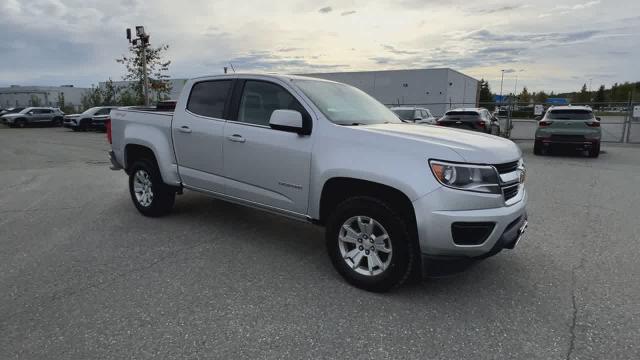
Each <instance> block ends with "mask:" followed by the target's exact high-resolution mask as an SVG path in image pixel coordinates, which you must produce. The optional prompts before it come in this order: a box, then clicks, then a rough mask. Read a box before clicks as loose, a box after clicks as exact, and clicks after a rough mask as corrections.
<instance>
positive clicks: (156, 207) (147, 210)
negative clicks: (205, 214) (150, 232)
mask: <svg viewBox="0 0 640 360" xmlns="http://www.w3.org/2000/svg"><path fill="white" fill-rule="evenodd" d="M129 193H130V194H131V200H132V201H133V204H134V205H135V206H136V209H138V211H139V212H140V213H141V214H142V215H144V216H150V217H159V216H163V215H166V214H168V213H170V212H171V210H172V209H173V204H174V203H175V198H176V192H175V190H173V189H172V188H171V187H170V186H168V185H166V184H165V183H164V182H163V181H162V177H161V176H160V171H159V170H158V167H157V166H156V164H155V162H153V161H149V160H138V161H136V162H135V163H134V164H133V165H132V166H131V168H130V169H129Z"/></svg>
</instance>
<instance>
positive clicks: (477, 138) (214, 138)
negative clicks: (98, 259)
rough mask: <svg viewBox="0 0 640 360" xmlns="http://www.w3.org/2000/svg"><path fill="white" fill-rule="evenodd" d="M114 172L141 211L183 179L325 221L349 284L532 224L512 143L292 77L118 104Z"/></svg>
mask: <svg viewBox="0 0 640 360" xmlns="http://www.w3.org/2000/svg"><path fill="white" fill-rule="evenodd" d="M107 135H108V138H109V139H110V142H111V147H112V150H111V152H110V158H111V162H112V169H116V170H119V169H124V170H125V172H126V173H127V174H128V176H129V191H130V194H131V199H132V200H133V203H134V205H135V206H136V208H137V209H138V210H139V211H140V213H142V214H143V215H146V216H161V215H165V214H167V213H169V212H170V211H171V209H172V207H173V204H174V201H175V195H176V194H180V193H182V191H183V189H188V190H192V191H197V192H200V193H203V194H207V195H210V196H213V197H216V198H219V199H223V200H227V201H230V202H234V203H238V204H242V205H246V206H250V207H254V208H258V209H262V210H266V211H269V212H273V213H276V214H280V215H284V216H287V217H290V218H294V219H299V220H303V221H309V222H312V223H315V224H318V225H321V226H324V227H325V228H326V244H327V249H328V253H329V257H330V258H331V261H332V262H333V265H334V266H335V268H336V269H337V271H338V272H339V273H340V274H341V275H342V276H343V277H344V278H345V279H346V280H347V281H349V282H350V283H351V284H353V285H355V286H358V287H361V288H364V289H367V290H371V291H386V290H389V289H391V288H392V287H394V286H397V285H399V284H401V283H403V282H404V281H405V280H406V279H407V278H408V277H409V276H410V274H411V273H412V272H414V271H419V269H420V268H421V267H423V266H424V265H425V264H426V263H427V262H428V261H430V259H432V258H460V257H462V258H485V257H488V256H491V255H494V254H496V253H498V252H499V251H501V250H502V249H505V248H508V249H510V248H513V247H514V246H515V244H516V243H517V242H518V240H519V239H520V238H521V236H522V234H523V232H524V230H525V229H526V226H527V213H526V209H525V205H526V202H527V192H526V191H525V188H524V184H523V183H524V179H525V169H524V164H523V161H522V159H521V152H520V149H519V148H518V147H517V146H516V145H515V144H514V143H513V142H511V141H509V140H506V139H503V138H499V137H496V136H492V135H487V134H481V133H475V132H471V131H465V130H457V129H448V128H444V127H439V126H430V125H415V124H406V123H403V122H402V121H400V120H399V119H398V117H397V116H396V115H395V114H394V113H392V112H391V111H390V110H388V109H387V108H386V107H385V106H383V105H382V104H380V103H379V102H378V101H376V100H375V99H373V98H372V97H370V96H369V95H367V94H365V93H364V92H362V91H360V90H358V89H356V88H354V87H351V86H348V85H345V84H341V83H337V82H331V81H325V80H318V79H311V78H305V77H298V76H277V75H240V74H234V75H224V76H210V77H202V78H196V79H192V80H190V81H188V82H187V83H186V84H185V86H184V89H183V91H182V94H181V95H180V98H179V99H178V101H177V104H176V107H175V110H174V111H159V110H155V109H150V108H138V107H131V108H121V109H117V110H113V111H112V112H111V122H110V123H109V124H108V126H107Z"/></svg>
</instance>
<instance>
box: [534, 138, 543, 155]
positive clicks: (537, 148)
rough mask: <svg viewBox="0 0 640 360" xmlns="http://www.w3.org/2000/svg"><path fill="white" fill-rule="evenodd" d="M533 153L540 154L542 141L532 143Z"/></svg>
mask: <svg viewBox="0 0 640 360" xmlns="http://www.w3.org/2000/svg"><path fill="white" fill-rule="evenodd" d="M533 153H534V154H535V155H542V143H541V142H540V141H536V142H535V143H533Z"/></svg>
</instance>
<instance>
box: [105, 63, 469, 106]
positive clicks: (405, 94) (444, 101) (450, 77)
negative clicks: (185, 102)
mask: <svg viewBox="0 0 640 360" xmlns="http://www.w3.org/2000/svg"><path fill="white" fill-rule="evenodd" d="M299 75H302V76H309V77H316V78H321V79H327V80H333V81H339V82H342V83H346V84H349V85H352V86H355V87H357V88H359V89H361V90H362V91H364V92H366V93H368V94H369V95H371V96H373V97H375V98H376V99H378V101H380V102H382V103H383V104H386V105H420V106H421V107H425V108H427V109H429V110H431V112H432V113H433V114H434V115H435V116H440V115H443V114H444V112H445V111H447V110H449V109H452V108H456V107H475V106H477V104H478V96H479V94H480V93H479V91H480V82H479V81H478V80H476V79H474V78H472V77H470V76H468V75H465V74H463V73H461V72H458V71H456V70H452V69H447V68H445V69H411V70H383V71H357V72H336V73H313V74H299ZM169 81H170V82H171V92H170V94H169V96H168V97H169V98H170V99H174V100H177V99H178V96H179V95H180V91H182V87H183V86H184V84H185V82H186V81H187V79H171V80H169ZM114 85H115V86H116V87H118V88H123V89H126V88H127V87H128V86H130V85H131V82H130V81H114ZM99 86H100V87H104V86H105V82H101V83H100V85H99ZM151 95H152V96H151V97H152V98H155V95H154V94H153V92H152V94H151Z"/></svg>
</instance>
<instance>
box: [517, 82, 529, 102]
mask: <svg viewBox="0 0 640 360" xmlns="http://www.w3.org/2000/svg"><path fill="white" fill-rule="evenodd" d="M518 98H519V101H520V102H521V103H524V104H529V103H530V102H531V94H529V90H528V89H527V87H526V86H525V87H524V88H522V92H521V93H520V95H519V96H518Z"/></svg>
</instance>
